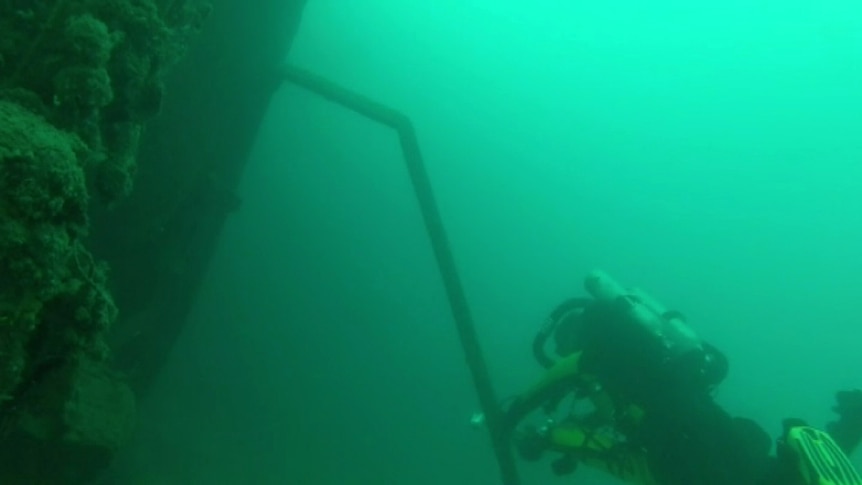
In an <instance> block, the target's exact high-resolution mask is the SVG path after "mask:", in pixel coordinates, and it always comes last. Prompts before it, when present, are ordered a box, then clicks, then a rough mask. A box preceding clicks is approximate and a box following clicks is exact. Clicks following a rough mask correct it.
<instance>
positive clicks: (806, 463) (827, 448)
mask: <svg viewBox="0 0 862 485" xmlns="http://www.w3.org/2000/svg"><path fill="white" fill-rule="evenodd" d="M785 443H786V445H787V446H788V447H789V448H790V449H791V450H793V452H794V453H795V454H796V456H797V457H798V459H799V473H800V474H801V475H802V478H803V479H804V480H805V483H806V485H862V476H860V475H859V472H857V471H856V469H855V468H854V467H853V464H852V463H850V459H849V458H847V455H846V454H845V453H844V452H843V451H841V448H840V447H839V446H838V445H837V444H836V443H835V441H834V440H833V439H832V437H830V436H829V435H828V434H826V433H825V432H823V431H820V430H819V429H815V428H811V427H809V426H796V427H793V428H790V429H789V430H788V431H787V435H786V437H785Z"/></svg>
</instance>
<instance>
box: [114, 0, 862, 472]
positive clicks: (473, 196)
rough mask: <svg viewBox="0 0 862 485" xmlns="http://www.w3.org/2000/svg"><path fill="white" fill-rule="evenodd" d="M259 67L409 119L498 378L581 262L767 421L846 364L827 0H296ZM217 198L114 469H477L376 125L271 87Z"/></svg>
mask: <svg viewBox="0 0 862 485" xmlns="http://www.w3.org/2000/svg"><path fill="white" fill-rule="evenodd" d="M249 8H252V7H249ZM232 40H233V41H235V42H242V39H241V38H237V39H232ZM288 60H289V62H291V63H293V64H295V65H298V66H302V67H304V68H306V69H309V70H311V71H313V72H316V73H318V74H320V75H322V76H325V77H327V78H329V79H331V80H333V81H335V82H337V83H339V84H341V85H343V86H347V87H349V88H350V89H353V90H356V91H358V92H361V93H363V94H365V95H368V96H370V97H371V98H373V99H375V100H378V101H380V102H382V103H384V104H386V105H388V106H392V107H394V108H395V109H397V110H399V111H401V112H403V113H404V114H406V115H407V116H408V117H409V118H410V119H411V120H412V122H413V123H414V125H415V128H416V132H417V135H418V140H419V144H420V147H421V149H422V152H423V154H424V159H425V163H426V165H427V169H428V174H429V177H430V181H431V184H432V187H433V189H434V193H435V196H436V199H437V202H438V204H439V207H440V212H441V216H442V220H443V223H444V225H445V227H446V230H447V233H448V236H449V243H450V244H451V249H452V254H453V256H454V259H455V261H456V263H457V266H458V270H459V273H460V276H461V279H462V282H463V286H464V290H465V294H466V296H467V300H468V302H469V307H470V310H471V313H472V316H473V319H474V321H475V325H476V331H477V334H478V337H479V341H480V343H481V345H482V348H483V350H484V356H485V358H486V362H487V366H488V369H489V372H490V375H491V378H492V382H493V385H494V388H495V390H496V391H497V394H498V397H499V398H500V399H504V398H506V397H508V396H511V395H513V394H515V393H518V392H520V391H521V390H523V389H524V388H526V387H527V386H528V385H530V384H531V383H532V382H533V381H534V380H535V379H537V378H538V377H539V376H540V374H541V371H542V369H541V368H540V367H539V366H538V364H537V363H536V362H535V361H534V360H533V358H532V355H531V353H530V345H531V342H532V339H533V336H534V335H535V333H536V332H537V331H538V329H539V327H540V325H541V324H542V322H543V320H544V319H545V318H546V316H547V315H548V313H549V312H550V311H551V310H552V309H553V307H554V306H556V305H557V304H558V303H559V302H560V301H562V300H564V299H565V298H569V297H572V296H580V295H583V294H584V290H583V278H584V277H585V276H586V274H587V273H588V272H589V271H590V270H592V269H593V268H601V269H604V270H606V271H608V272H609V273H610V274H612V275H614V276H615V277H616V278H618V279H619V280H620V281H622V282H625V283H626V284H627V285H634V286H638V287H641V288H644V289H645V290H647V291H648V292H650V293H651V294H652V295H653V296H655V297H656V298H658V299H659V300H661V301H662V302H663V303H664V304H665V305H667V306H668V307H670V308H674V309H677V310H679V311H681V312H682V313H684V314H685V315H686V317H687V318H688V321H689V322H690V324H691V325H692V327H693V328H694V329H695V330H696V331H697V332H698V333H699V334H700V335H702V336H703V337H704V338H706V339H707V340H709V341H710V342H712V343H713V344H715V345H716V346H717V347H718V348H720V349H721V350H722V351H723V352H724V353H725V354H726V355H727V357H728V359H729V362H730V372H729V375H728V377H727V379H726V381H725V382H724V383H723V384H722V385H721V386H720V388H719V389H718V391H717V399H718V401H719V402H720V403H721V404H722V405H723V406H725V407H726V408H727V409H728V410H730V412H732V413H733V414H738V415H742V416H746V417H750V418H752V419H754V420H756V421H757V422H758V423H760V424H761V425H762V426H764V427H765V428H766V429H767V430H768V431H769V433H770V435H771V436H773V437H776V436H778V434H779V433H780V430H781V420H782V419H784V418H786V417H791V416H793V417H800V418H803V419H805V420H808V421H810V422H811V423H812V424H815V425H817V426H822V425H823V424H824V423H825V422H827V421H828V420H830V419H832V414H831V411H830V406H831V405H832V402H833V393H834V392H835V391H836V390H838V389H846V388H858V387H860V386H862V374H860V369H862V363H860V357H859V356H860V353H859V345H860V340H862V339H860V336H862V327H860V326H862V308H860V305H859V302H860V295H862V280H860V274H862V259H860V255H859V248H860V247H862V224H860V223H862V219H860V211H862V196H860V180H862V178H860V177H862V168H860V167H862V165H860V162H862V136H860V133H862V120H860V113H862V89H860V86H862V7H860V6H858V4H856V3H855V2H850V1H816V2H815V1H770V0H765V1H757V2H754V1H750V0H749V1H736V0H725V1H720V2H719V1H697V2H692V1H686V2H683V1H668V0H656V1H651V2H641V1H634V0H627V1H607V2H578V1H562V0H553V1H552V0H539V1H533V2H521V1H490V0H486V1H478V0H474V1H454V0H437V1H433V2H431V1H419V0H416V1H410V2H407V1H401V0H366V1H361V2H360V1H353V0H312V1H310V2H309V3H308V5H307V7H306V9H305V12H304V15H303V19H302V24H301V26H300V29H299V31H298V33H297V37H296V39H295V42H294V44H293V46H292V49H291V52H290V54H289V59H288ZM239 196H240V198H241V200H242V204H241V207H240V208H239V210H237V211H236V212H235V213H234V214H233V215H231V216H230V219H229V220H228V223H227V225H226V226H225V228H224V231H223V233H222V237H221V239H220V241H219V245H218V249H217V251H216V253H215V256H214V259H213V262H212V264H211V266H210V268H209V270H208V276H207V278H206V280H205V282H204V284H203V286H202V288H201V289H200V292H199V294H198V296H197V300H196V303H195V307H194V309H193V311H192V314H191V317H190V320H189V323H188V325H187V326H186V327H185V329H184V332H183V334H182V335H181V337H180V339H179V341H178V343H177V345H176V346H175V348H174V350H173V353H172V356H171V358H170V361H169V363H168V365H167V366H166V367H165V369H164V370H163V372H162V373H161V375H160V377H159V379H158V381H157V382H156V384H155V386H154V388H153V390H152V393H151V395H150V396H149V397H148V398H147V399H146V400H144V402H142V403H141V410H140V412H141V417H140V422H142V423H146V425H145V426H142V427H141V429H140V430H139V431H138V436H137V438H136V440H135V442H134V443H133V444H132V445H131V446H130V447H129V448H128V449H127V450H125V451H124V452H123V454H122V456H121V458H120V460H119V461H118V463H117V467H116V468H117V470H116V474H117V475H118V476H120V477H123V480H125V481H123V482H122V483H129V484H141V485H143V484H174V483H177V484H179V483H184V484H188V483H199V484H239V483H256V484H261V485H267V484H273V485H275V484H286V483H290V484H309V485H310V484H336V483H338V484H357V485H361V484H372V483H374V484H379V483H390V484H396V483H397V484H413V485H424V484H428V485H431V484H435V485H436V484H441V483H446V484H452V485H456V484H475V483H499V472H498V470H497V465H496V463H495V457H494V454H493V452H492V448H491V446H490V440H489V437H488V434H487V433H486V432H484V431H483V430H482V429H476V428H475V427H472V426H471V425H470V417H471V415H473V413H474V412H476V411H477V410H478V409H479V404H478V401H477V398H476V391H475V389H474V387H473V382H472V380H471V377H470V373H469V371H468V368H467V365H466V363H465V359H464V355H463V353H462V351H461V347H460V344H459V340H458V334H457V332H456V329H455V326H454V324H453V318H452V315H451V313H450V311H449V307H448V303H447V299H446V293H445V291H444V287H443V284H442V281H441V278H440V274H439V272H438V269H437V266H436V263H435V259H434V255H433V253H432V250H431V246H430V243H429V240H428V236H427V234H426V232H425V228H424V226H423V220H422V216H421V213H420V211H419V207H418V205H417V202H416V197H415V195H414V193H413V189H412V186H411V184H410V179H409V177H408V173H407V171H406V169H405V165H404V161H403V159H402V153H401V147H400V145H399V142H398V138H397V136H396V134H395V133H394V132H393V131H392V130H390V129H389V128H386V127H383V126H381V125H378V124H375V123H373V122H371V121H369V120H368V119H365V118H362V117H360V116H357V115H356V114H355V113H352V112H350V111H347V110H345V109H343V108H342V107H340V106H338V105H335V104H332V103H330V102H328V101H325V100H323V99H321V98H319V97H317V96H315V95H313V94H310V93H309V92H307V91H304V90H302V89H300V88H298V87H296V86H292V85H289V84H285V85H283V86H282V87H281V88H279V90H278V91H277V93H276V94H275V96H274V97H273V99H272V101H271V104H270V106H269V109H268V112H267V115H266V118H265V120H264V123H263V124H262V126H261V128H260V131H259V132H258V134H257V138H256V142H255V146H254V150H253V153H252V156H251V158H250V161H249V163H248V166H247V169H246V171H245V173H244V175H243V181H242V184H241V187H240V190H239ZM854 463H855V464H856V465H857V466H860V465H862V461H860V455H859V454H858V453H857V454H856V456H855V457H854ZM518 466H519V469H520V472H521V475H522V478H523V483H543V484H553V483H592V484H611V483H616V482H615V481H614V480H612V479H610V478H607V477H605V476H603V475H601V474H599V473H598V472H595V471H591V470H589V469H588V468H587V467H582V469H579V470H578V471H577V472H576V473H575V475H574V476H571V477H554V476H553V475H552V474H551V472H550V471H549V469H548V463H547V461H542V462H539V463H524V462H522V461H520V460H519V462H518Z"/></svg>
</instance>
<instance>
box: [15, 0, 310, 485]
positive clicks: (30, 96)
mask: <svg viewBox="0 0 862 485" xmlns="http://www.w3.org/2000/svg"><path fill="white" fill-rule="evenodd" d="M304 3H305V2H304V1H303V0H263V1H261V2H257V3H255V5H253V6H251V5H249V4H248V3H247V2H242V1H239V0H46V1H33V2H31V1H27V2H24V1H17V0H3V1H2V2H0V432H2V440H0V483H9V484H30V485H38V484H53V485H56V484H78V483H81V484H84V483H90V482H91V481H92V480H93V479H94V478H95V477H96V476H97V475H98V474H99V473H100V471H102V470H103V469H104V468H105V467H107V466H108V464H109V463H110V462H111V459H112V457H113V456H114V454H115V453H116V452H117V451H118V450H119V449H121V448H122V446H123V445H124V444H125V443H126V442H127V441H128V440H129V439H130V437H131V436H132V435H133V433H134V431H135V429H136V427H137V426H139V425H142V423H138V422H137V419H136V402H137V401H138V400H139V399H140V398H141V397H142V396H145V395H146V393H147V390H148V387H149V385H150V383H151V381H152V379H153V378H154V377H155V376H156V375H157V373H158V371H159V369H160V366H161V364H162V363H163V362H164V360H165V358H166V356H167V355H168V353H169V352H170V349H171V346H172V344H173V342H174V340H175V339H176V337H177V335H178V334H179V332H180V330H181V329H182V325H183V323H184V321H185V319H186V315H187V313H188V311H189V309H190V306H191V304H192V301H193V298H194V295H195V291H196V289H197V288H198V285H199V283H200V281H201V280H202V278H203V275H204V274H205V271H206V268H207V265H208V262H209V259H210V255H211V254H212V250H213V248H214V246H215V244H216V241H217V239H218V235H219V232H220V229H221V227H222V224H223V222H224V221H225V219H226V218H227V217H228V216H229V214H230V213H231V212H232V211H233V210H235V209H236V208H238V207H239V204H240V201H239V200H238V198H237V197H236V196H235V195H234V188H235V186H236V185H237V183H238V180H239V177H240V175H241V173H242V169H243V165H244V162H245V159H246V156H247V153H248V151H249V149H250V147H251V144H252V142H253V140H254V136H255V134H256V131H257V127H258V125H259V122H260V120H261V119H262V117H263V115H264V111H265V109H266V107H267V105H268V103H269V100H270V96H271V95H272V93H273V91H274V90H275V89H276V88H277V87H278V85H279V84H280V78H279V74H278V66H279V65H280V64H281V62H283V60H284V59H285V57H286V55H287V52H288V49H289V46H290V42H291V40H292V37H293V35H294V32H295V30H296V28H297V26H298V23H299V19H300V16H301V12H302V8H303V6H304ZM46 463H50V464H51V466H46Z"/></svg>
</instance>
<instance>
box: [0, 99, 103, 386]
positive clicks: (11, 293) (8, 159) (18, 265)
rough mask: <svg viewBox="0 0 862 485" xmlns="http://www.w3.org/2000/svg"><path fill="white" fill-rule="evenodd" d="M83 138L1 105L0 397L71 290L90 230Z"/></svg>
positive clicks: (15, 380)
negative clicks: (50, 305)
mask: <svg viewBox="0 0 862 485" xmlns="http://www.w3.org/2000/svg"><path fill="white" fill-rule="evenodd" d="M82 149H83V147H82V145H81V142H80V140H78V139H77V138H76V137H75V136H73V135H69V134H67V133H64V132H62V131H60V130H58V129H56V128H54V127H53V126H52V125H50V124H49V123H47V122H46V121H45V120H44V119H42V118H40V117H39V116H37V115H35V114H33V113H31V112H29V111H28V110H26V109H24V108H22V107H20V106H18V105H16V104H14V103H10V102H6V101H0V275H2V278H0V354H2V355H7V356H10V357H11V358H7V359H2V360H0V400H2V399H4V398H8V397H9V396H10V395H11V394H12V393H13V391H14V389H15V388H16V386H17V385H18V384H19V382H20V380H21V376H22V373H23V372H24V370H25V367H26V366H27V364H28V363H27V362H26V355H25V353H24V346H25V345H26V344H27V342H28V341H29V339H30V337H31V335H32V334H33V332H35V331H36V330H37V327H38V326H39V323H40V319H41V316H42V311H43V309H44V305H45V304H46V303H47V302H50V301H51V300H52V299H54V298H56V297H57V296H59V295H61V294H62V293H63V292H64V291H68V288H69V280H70V279H71V277H72V272H71V267H70V263H71V261H72V257H73V255H74V251H75V248H76V245H77V244H78V240H79V238H80V237H82V236H83V235H84V234H85V232H86V227H87V188H86V182H85V178H84V171H83V168H82V166H81V163H80V161H79V154H81V153H82V152H81V151H82Z"/></svg>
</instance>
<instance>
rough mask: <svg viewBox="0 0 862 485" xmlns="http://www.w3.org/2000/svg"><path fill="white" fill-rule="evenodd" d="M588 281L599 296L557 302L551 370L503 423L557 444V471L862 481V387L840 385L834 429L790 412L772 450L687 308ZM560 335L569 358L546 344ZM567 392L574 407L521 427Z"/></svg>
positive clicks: (667, 483)
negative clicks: (858, 456)
mask: <svg viewBox="0 0 862 485" xmlns="http://www.w3.org/2000/svg"><path fill="white" fill-rule="evenodd" d="M585 287H586V289H587V291H588V292H589V293H590V295H591V296H592V298H575V299H571V300H568V301H566V302H564V303H563V304H561V305H560V306H558V307H557V308H556V309H555V310H554V312H552V314H551V316H550V317H549V318H548V319H547V320H546V323H545V325H544V326H543V327H542V329H541V331H540V332H539V333H538V335H537V336H536V338H535V340H534V342H533V352H534V355H535V356H536V359H537V360H538V361H539V363H540V364H541V365H542V366H543V367H545V368H546V372H545V374H544V376H543V377H542V378H541V380H540V381H539V382H538V383H536V384H535V385H534V386H533V387H531V388H530V389H528V390H527V391H526V392H524V393H522V394H520V395H518V396H517V397H516V398H514V399H513V400H512V401H511V402H510V403H509V405H508V406H506V408H505V409H504V415H503V423H502V426H503V431H504V433H506V434H507V435H508V436H510V437H512V438H513V441H514V444H515V446H516V448H517V450H518V451H519V453H520V454H521V456H522V457H523V458H525V459H527V460H537V459H539V458H540V457H541V456H542V455H543V454H544V453H545V452H548V451H551V452H557V453H558V454H559V457H558V458H557V459H556V460H554V461H553V462H552V468H553V470H554V472H555V473H557V474H560V475H564V474H568V473H571V472H573V471H574V470H575V469H576V467H577V465H578V464H579V463H583V464H585V465H588V466H593V467H597V468H600V469H602V470H604V471H606V472H608V473H609V474H611V475H614V476H616V477H618V478H620V479H622V480H624V481H627V482H630V483H637V484H656V485H731V484H732V485H749V484H750V485H796V484H799V485H815V484H817V485H833V484H834V485H838V484H842V485H843V484H854V485H862V478H860V476H859V474H858V473H857V472H856V471H855V470H854V469H853V466H852V465H851V464H850V462H849V459H848V458H847V456H848V455H849V454H850V453H851V452H852V451H853V449H854V448H855V447H856V446H857V445H858V443H859V441H860V440H862V391H846V392H840V393H838V394H837V396H836V398H837V401H838V405H837V406H836V408H834V410H835V411H836V413H837V414H838V415H839V419H838V420H837V421H835V422H833V423H830V424H829V425H828V427H827V431H828V433H826V432H823V431H820V430H818V429H815V428H812V427H809V426H807V425H806V424H805V423H804V422H803V421H801V420H795V419H788V420H785V421H784V432H783V434H782V436H781V438H780V439H778V440H777V443H776V445H777V446H776V454H775V455H771V454H770V451H771V448H772V439H771V438H770V437H769V435H768V434H767V433H766V432H765V431H764V430H763V429H762V428H761V427H760V426H759V425H758V424H757V423H755V422H754V421H752V420H749V419H745V418H740V417H734V416H731V415H730V414H729V413H727V412H726V411H725V410H724V409H723V408H722V407H721V406H719V405H718V404H717V403H716V402H715V400H714V399H713V397H712V391H713V390H714V389H715V388H716V387H717V386H718V385H719V384H720V383H721V382H722V381H723V380H724V378H725V377H726V376H727V372H728V363H727V359H726V358H725V356H724V355H723V354H722V353H721V352H720V351H719V350H718V349H716V348H715V347H714V346H712V345H710V344H709V343H708V342H705V341H704V340H703V339H701V338H700V337H699V336H698V335H697V334H696V333H695V332H694V331H693V330H692V329H691V328H690V327H688V325H687V324H686V322H685V319H684V318H683V316H682V315H681V314H679V313H678V312H675V311H667V310H666V309H664V308H663V307H662V306H661V305H660V304H659V303H658V302H657V301H655V300H654V299H652V298H650V297H649V296H648V295H647V294H646V293H644V292H643V291H641V290H637V289H625V288H623V287H622V286H620V285H619V284H617V283H616V282H615V281H614V280H613V279H611V278H610V277H609V276H608V275H606V274H604V273H601V272H593V273H591V274H590V275H589V276H588V277H587V279H586V282H585ZM551 337H553V340H554V343H555V347H556V348H555V353H556V354H557V356H558V359H554V358H552V357H550V356H548V355H547V353H546V351H545V347H546V345H547V341H548V340H549V339H550V338H551ZM567 400H570V401H571V402H570V403H569V404H570V408H569V409H568V410H567V411H564V413H565V415H564V417H563V419H561V420H555V419H549V420H548V421H547V422H546V423H545V424H544V425H543V426H541V427H538V428H535V427H533V428H526V429H520V430H518V429H517V426H518V424H519V423H520V422H521V421H522V420H523V419H524V418H525V417H526V416H527V415H528V414H530V413H531V412H533V411H535V410H537V409H539V408H542V409H543V410H544V412H545V414H547V415H548V416H553V415H554V414H555V412H557V410H558V409H559V408H560V407H562V403H563V402H564V401H567Z"/></svg>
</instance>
